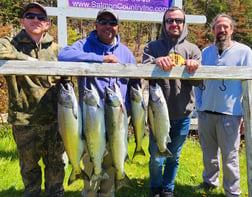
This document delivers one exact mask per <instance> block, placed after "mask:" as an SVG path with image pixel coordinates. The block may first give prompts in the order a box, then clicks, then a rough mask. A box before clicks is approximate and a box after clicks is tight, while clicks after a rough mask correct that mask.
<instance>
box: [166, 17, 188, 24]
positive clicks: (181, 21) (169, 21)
mask: <svg viewBox="0 0 252 197" xmlns="http://www.w3.org/2000/svg"><path fill="white" fill-rule="evenodd" d="M174 21H175V23H177V24H182V23H184V19H183V18H167V19H165V22H166V23H167V24H172V23H173V22H174Z"/></svg>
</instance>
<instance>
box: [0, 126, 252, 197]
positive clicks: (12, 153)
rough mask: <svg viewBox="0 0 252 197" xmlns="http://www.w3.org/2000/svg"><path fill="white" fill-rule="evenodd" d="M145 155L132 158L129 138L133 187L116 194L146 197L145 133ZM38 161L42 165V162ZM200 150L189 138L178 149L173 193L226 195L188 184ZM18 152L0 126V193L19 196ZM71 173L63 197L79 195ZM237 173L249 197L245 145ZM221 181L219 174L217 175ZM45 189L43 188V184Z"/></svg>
mask: <svg viewBox="0 0 252 197" xmlns="http://www.w3.org/2000/svg"><path fill="white" fill-rule="evenodd" d="M143 146H144V151H145V153H146V156H145V157H142V156H138V157H136V158H135V159H134V160H133V161H132V156H133V152H134V148H135V142H134V138H133V136H132V137H130V139H129V146H128V154H129V160H128V161H126V162H125V171H126V174H127V175H128V176H129V177H130V179H131V181H132V183H133V184H134V187H133V188H131V189H128V188H123V189H121V190H119V191H117V192H116V196H117V197H148V196H149V173H148V161H149V154H148V136H146V137H145V138H144V140H143ZM40 164H41V165H42V166H43V164H42V162H40ZM202 170H203V164H202V152H201V149H200V145H199V143H198V140H197V139H196V138H194V137H189V138H188V140H187V141H186V144H185V146H184V148H183V150H182V152H181V159H180V166H179V169H178V174H177V177H176V186H175V195H176V196H177V197H184V196H186V197H194V196H199V197H200V196H203V197H206V196H212V197H216V196H217V197H218V196H225V195H224V190H223V188H222V186H220V187H219V188H217V189H215V190H214V191H212V192H211V193H208V194H206V193H204V192H202V193H195V192H194V191H192V189H191V187H192V186H194V185H198V184H199V183H201V181H202V176H201V174H202ZM19 171H20V168H19V164H18V155H17V150H16V145H15V142H14V140H13V137H12V135H11V129H10V128H9V127H8V126H2V125H0V196H3V197H13V196H15V197H16V196H22V190H23V188H24V186H23V183H22V178H21V175H20V173H19ZM70 172H71V165H68V167H67V168H66V177H65V181H64V187H65V196H66V197H76V196H81V194H80V193H81V190H82V188H83V182H82V181H81V180H78V181H76V182H74V183H73V184H72V185H70V186H67V180H68V177H69V175H70ZM240 172H241V174H242V176H241V190H242V196H243V197H245V196H248V186H247V168H246V157H245V148H244V146H243V148H241V151H240ZM220 182H222V173H221V175H220ZM42 188H44V187H42Z"/></svg>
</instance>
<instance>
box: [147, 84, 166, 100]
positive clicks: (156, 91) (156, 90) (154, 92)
mask: <svg viewBox="0 0 252 197" xmlns="http://www.w3.org/2000/svg"><path fill="white" fill-rule="evenodd" d="M162 94H163V92H162V89H161V87H160V86H159V85H158V84H157V83H156V85H155V86H153V85H150V99H151V100H152V101H153V102H158V101H159V100H160V98H161V96H162Z"/></svg>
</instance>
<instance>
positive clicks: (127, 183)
mask: <svg viewBox="0 0 252 197" xmlns="http://www.w3.org/2000/svg"><path fill="white" fill-rule="evenodd" d="M123 187H128V188H132V187H133V184H132V182H131V181H130V179H129V177H128V176H127V175H126V174H125V176H124V178H123V179H121V180H116V181H115V189H116V191H118V190H119V189H121V188H123Z"/></svg>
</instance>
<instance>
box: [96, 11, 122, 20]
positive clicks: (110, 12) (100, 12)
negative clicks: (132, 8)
mask: <svg viewBox="0 0 252 197" xmlns="http://www.w3.org/2000/svg"><path fill="white" fill-rule="evenodd" d="M105 13H109V14H111V15H112V16H113V17H114V18H115V19H116V20H117V22H118V21H119V17H118V14H117V13H116V12H115V11H114V10H113V9H111V8H104V9H102V10H100V11H99V12H98V13H97V17H96V20H97V19H99V18H100V16H101V15H102V14H105Z"/></svg>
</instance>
